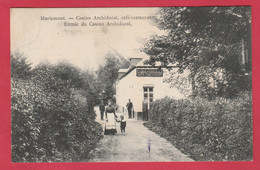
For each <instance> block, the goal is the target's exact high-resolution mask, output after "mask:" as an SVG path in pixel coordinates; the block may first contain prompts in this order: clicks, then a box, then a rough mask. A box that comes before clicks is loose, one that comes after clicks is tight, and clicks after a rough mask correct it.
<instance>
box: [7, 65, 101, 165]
mask: <svg viewBox="0 0 260 170" xmlns="http://www.w3.org/2000/svg"><path fill="white" fill-rule="evenodd" d="M82 82H83V81H81V77H80V73H79V72H78V71H77V69H75V68H73V67H71V66H68V65H64V64H62V65H58V66H51V65H42V66H39V67H37V68H36V69H34V70H33V71H32V76H31V77H30V79H29V80H27V81H25V80H22V79H12V81H11V83H12V84H11V85H12V88H11V90H12V94H11V100H12V101H11V104H12V105H11V112H12V161H13V162H64V161H66V162H71V161H86V160H87V159H88V158H89V155H88V153H89V152H90V150H91V149H93V147H94V146H95V144H96V143H97V141H99V140H100V138H101V137H102V128H101V126H100V124H98V123H96V122H95V121H94V120H95V113H94V110H93V105H90V104H89V101H90V100H91V98H89V97H87V96H88V95H86V91H85V90H83V88H82V86H83V84H81V83H82Z"/></svg>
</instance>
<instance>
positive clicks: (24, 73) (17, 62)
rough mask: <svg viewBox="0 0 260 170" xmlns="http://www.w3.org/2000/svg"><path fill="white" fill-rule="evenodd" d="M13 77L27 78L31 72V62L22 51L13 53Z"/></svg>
mask: <svg viewBox="0 0 260 170" xmlns="http://www.w3.org/2000/svg"><path fill="white" fill-rule="evenodd" d="M10 62H11V77H12V78H21V79H27V78H28V77H29V76H30V74H31V64H30V63H29V62H28V61H27V59H26V58H25V57H24V56H23V54H22V53H20V52H19V51H16V52H14V53H12V54H11V61H10Z"/></svg>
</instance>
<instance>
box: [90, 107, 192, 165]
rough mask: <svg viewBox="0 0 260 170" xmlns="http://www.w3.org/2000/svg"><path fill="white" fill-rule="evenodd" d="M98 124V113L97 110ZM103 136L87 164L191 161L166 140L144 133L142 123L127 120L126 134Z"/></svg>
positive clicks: (145, 129) (146, 131)
mask: <svg viewBox="0 0 260 170" xmlns="http://www.w3.org/2000/svg"><path fill="white" fill-rule="evenodd" d="M96 112H97V116H98V119H97V121H99V122H100V123H101V124H102V125H104V122H102V121H100V120H99V113H98V110H96ZM117 125H118V126H117V131H118V133H117V134H115V135H105V136H104V138H103V139H101V141H100V142H99V143H98V144H97V148H96V149H95V150H94V152H93V153H92V154H93V159H91V160H90V161H89V162H170V161H186V162H187V161H193V160H192V159H191V158H189V157H188V156H186V155H184V154H183V153H181V152H180V151H179V150H178V149H176V148H175V147H174V146H173V145H172V144H171V143H170V142H168V141H167V140H166V139H164V138H162V137H160V136H159V135H157V134H155V133H154V132H152V131H150V130H149V129H147V128H146V127H145V126H144V125H143V122H142V121H137V120H132V119H128V120H127V125H126V134H125V135H122V134H121V133H120V129H119V126H120V125H119V124H117Z"/></svg>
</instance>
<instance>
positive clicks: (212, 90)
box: [142, 7, 251, 97]
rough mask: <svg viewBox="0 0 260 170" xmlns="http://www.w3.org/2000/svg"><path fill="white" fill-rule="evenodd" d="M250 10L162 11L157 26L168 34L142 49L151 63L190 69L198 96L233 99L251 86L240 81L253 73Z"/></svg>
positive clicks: (154, 37) (192, 8) (245, 8)
mask: <svg viewBox="0 0 260 170" xmlns="http://www.w3.org/2000/svg"><path fill="white" fill-rule="evenodd" d="M250 12H251V10H250V7H178V8H172V7H170V8H160V9H159V11H158V15H159V17H158V18H157V19H155V20H154V23H155V25H156V26H157V27H158V28H160V29H162V30H165V33H166V34H165V35H162V36H158V35H155V36H153V37H151V39H150V40H148V41H147V42H146V43H145V44H144V47H143V49H142V50H143V51H144V52H145V53H147V54H148V55H150V56H151V57H150V63H151V64H153V63H154V62H156V61H161V62H162V63H163V64H165V65H167V64H169V63H173V64H175V65H177V66H179V73H182V72H183V71H184V70H186V69H187V70H189V71H190V75H189V77H190V79H192V80H193V82H194V92H195V93H196V94H199V95H202V96H207V97H210V96H211V97H212V96H213V97H214V96H224V97H232V96H234V95H236V93H238V92H239V91H240V90H244V89H250V88H251V85H250V83H248V82H245V81H241V79H244V76H243V75H245V72H247V73H248V72H249V73H251V17H250V16H251V14H250ZM241 82H244V83H241ZM247 84H249V85H247Z"/></svg>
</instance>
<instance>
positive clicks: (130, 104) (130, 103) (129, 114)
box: [126, 99, 133, 119]
mask: <svg viewBox="0 0 260 170" xmlns="http://www.w3.org/2000/svg"><path fill="white" fill-rule="evenodd" d="M126 108H127V111H128V117H129V119H131V118H132V114H131V111H132V108H133V103H132V102H131V100H130V99H129V102H128V103H127V104H126Z"/></svg>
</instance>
